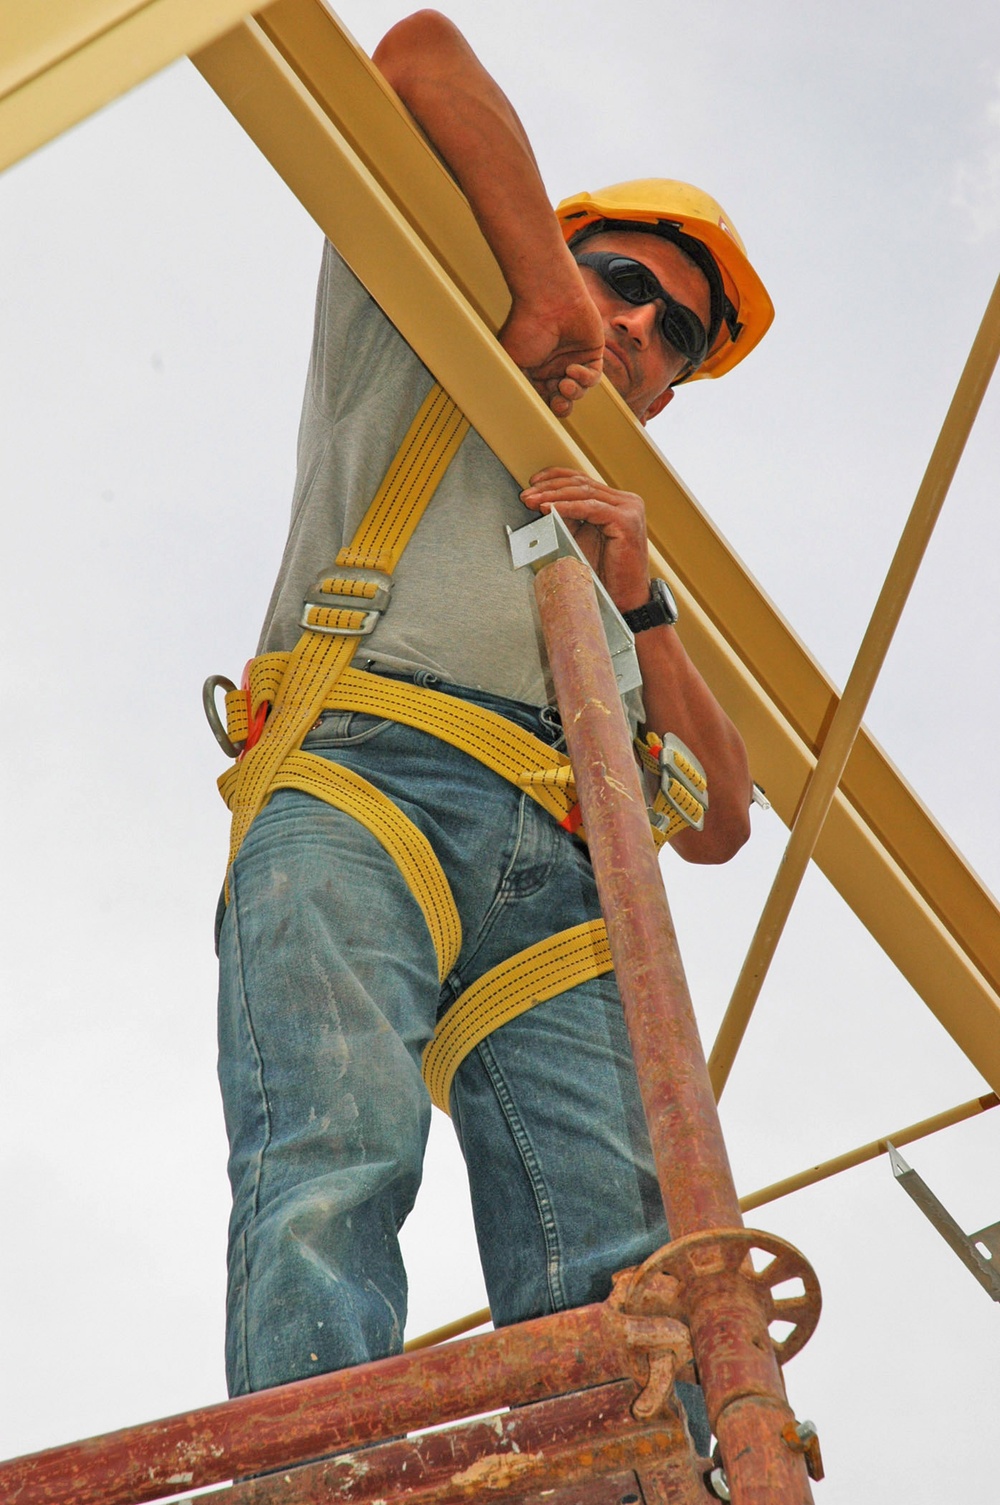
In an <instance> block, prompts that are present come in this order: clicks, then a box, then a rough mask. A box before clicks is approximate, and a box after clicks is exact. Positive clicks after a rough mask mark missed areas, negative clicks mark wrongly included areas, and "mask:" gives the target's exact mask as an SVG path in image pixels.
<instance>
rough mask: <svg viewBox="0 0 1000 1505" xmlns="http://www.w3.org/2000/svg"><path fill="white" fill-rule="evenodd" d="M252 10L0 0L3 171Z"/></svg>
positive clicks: (206, 2)
mask: <svg viewBox="0 0 1000 1505" xmlns="http://www.w3.org/2000/svg"><path fill="white" fill-rule="evenodd" d="M252 9H253V6H251V5H249V4H247V0H84V3H81V0H44V3H39V0H0V170H2V169H3V168H4V167H9V166H10V164H11V163H12V162H17V161H19V160H20V159H21V158H22V157H24V156H27V154H28V153H29V152H32V151H34V150H35V149H36V148H37V147H39V146H43V145H44V144H45V142H46V141H51V140H52V139H53V137H55V136H58V135H59V134H60V132H62V131H65V130H68V129H69V127H70V126H73V125H76V124H77V122H78V121H80V120H83V119H85V118H86V116H88V115H91V114H93V112H94V111H95V110H99V109H101V108H102V106H103V105H106V104H109V103H110V102H111V100H112V99H117V98H118V96H119V95H120V94H124V93H125V92H126V91H127V90H128V89H131V88H132V87H133V86H134V85H135V84H138V83H141V82H142V80H143V79H145V78H148V77H149V76H150V74H152V73H157V72H159V70H160V69H161V68H165V67H166V66H167V64H168V63H172V62H174V61H175V60H176V59H177V58H179V57H183V56H184V55H185V53H188V52H192V51H194V50H195V49H196V48H198V47H203V46H204V45H205V44H206V43H207V42H210V41H211V40H212V39H213V38H214V37H217V36H221V35H222V33H223V32H225V31H228V30H229V29H230V28H231V27H232V26H234V25H235V24H236V22H237V21H239V20H240V18H241V17H242V16H245V15H247V14H248V12H249V11H250V10H252Z"/></svg>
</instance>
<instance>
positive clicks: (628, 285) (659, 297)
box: [574, 251, 708, 366]
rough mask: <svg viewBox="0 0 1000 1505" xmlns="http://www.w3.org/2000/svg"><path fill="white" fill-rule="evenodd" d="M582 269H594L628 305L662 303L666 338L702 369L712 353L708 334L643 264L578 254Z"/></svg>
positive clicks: (612, 256)
mask: <svg viewBox="0 0 1000 1505" xmlns="http://www.w3.org/2000/svg"><path fill="white" fill-rule="evenodd" d="M574 254H575V256H576V260H577V261H578V262H579V263H580V265H581V266H585V267H592V268H593V269H594V271H595V272H596V273H597V275H598V276H599V277H600V278H601V280H602V282H604V283H606V284H607V286H608V287H609V288H610V289H611V291H612V292H613V293H615V294H616V296H617V297H619V298H622V299H623V300H624V301H625V302H626V303H634V304H640V303H662V304H663V305H664V307H663V312H662V314H661V315H660V328H661V330H662V331H663V337H664V339H665V340H666V341H667V343H668V344H669V345H672V346H673V348H674V350H676V351H677V353H678V355H682V356H683V357H684V359H685V360H686V361H687V362H688V364H689V365H690V366H700V365H701V363H702V361H703V360H704V359H705V357H706V355H707V354H708V331H707V330H706V328H705V326H704V324H703V323H702V322H701V320H700V319H699V317H698V315H697V314H696V313H694V312H693V310H692V309H690V308H687V307H686V306H685V304H683V303H678V302H677V299H676V298H672V297H671V296H670V294H669V293H668V292H667V290H666V288H664V287H661V286H660V284H659V282H658V281H657V280H656V278H655V277H654V276H653V273H652V272H651V271H650V270H649V267H647V266H644V265H643V264H642V262H641V261H634V260H633V259H632V257H631V256H621V255H619V254H618V253H617V252H615V251H577V252H575V253H574Z"/></svg>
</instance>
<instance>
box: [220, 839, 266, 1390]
mask: <svg viewBox="0 0 1000 1505" xmlns="http://www.w3.org/2000/svg"><path fill="white" fill-rule="evenodd" d="M229 890H230V891H229V903H230V906H231V908H232V924H233V945H234V948H235V952H236V963H237V965H236V972H237V976H238V977H239V988H240V1009H241V1012H242V1014H243V1019H244V1023H245V1025H246V1030H247V1036H248V1038H249V1040H250V1044H251V1047H252V1049H253V1054H254V1060H255V1062H256V1066H257V1087H258V1091H259V1093H260V1102H261V1106H262V1108H263V1113H264V1135H263V1138H262V1141H261V1145H260V1148H259V1149H258V1151H257V1154H256V1155H255V1157H254V1184H253V1197H252V1199H251V1214H250V1220H249V1222H248V1223H247V1227H246V1228H244V1229H243V1231H242V1232H241V1234H240V1250H241V1255H242V1264H243V1289H242V1295H241V1297H240V1318H239V1322H240V1347H241V1349H242V1356H243V1372H244V1375H245V1377H246V1383H247V1388H248V1389H251V1388H252V1385H251V1381H250V1346H249V1339H248V1334H247V1315H246V1309H247V1295H248V1290H249V1285H250V1255H249V1251H248V1247H247V1245H248V1239H247V1234H248V1232H249V1228H250V1226H251V1224H252V1223H253V1221H254V1219H255V1218H256V1217H257V1215H258V1213H259V1212H260V1183H261V1177H262V1173H263V1168H264V1156H265V1154H266V1152H267V1149H268V1146H269V1145H270V1143H271V1134H272V1128H273V1126H272V1123H271V1109H270V1105H269V1103H268V1101H267V1093H266V1091H265V1090H264V1062H263V1058H262V1057H261V1053H260V1046H259V1044H258V1041H257V1036H256V1033H255V1031H254V1027H253V1018H252V1016H251V1013H250V1005H249V1003H248V1002H247V989H246V976H245V974H244V970H243V946H242V943H241V941H240V923H239V919H240V916H239V897H238V887H237V881H236V869H235V866H234V867H233V868H232V869H230V874H229Z"/></svg>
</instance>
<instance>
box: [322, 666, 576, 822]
mask: <svg viewBox="0 0 1000 1505" xmlns="http://www.w3.org/2000/svg"><path fill="white" fill-rule="evenodd" d="M326 709H327V710H331V711H360V712H362V713H364V714H367V715H370V716H384V717H385V718H386V719H387V720H390V721H399V722H401V723H402V724H403V725H404V726H412V727H416V728H418V730H420V731H423V732H429V733H430V735H431V736H432V737H438V738H439V739H440V740H441V741H442V742H447V743H449V744H450V746H452V747H457V748H458V749H459V751H460V752H464V753H468V754H469V756H470V757H472V758H475V759H476V760H477V762H479V763H483V764H485V766H486V767H487V768H491V769H492V770H493V772H494V773H498V774H499V775H500V776H501V778H504V779H507V780H508V782H509V783H511V784H514V785H516V786H517V788H519V789H525V790H527V792H528V794H530V795H531V798H532V799H533V800H535V801H537V803H538V804H539V805H541V807H542V809H543V810H545V811H546V812H547V813H548V814H549V815H552V816H554V817H555V819H556V820H564V819H565V817H566V816H567V815H568V814H569V812H570V811H571V810H572V809H573V807H574V806H575V804H576V793H575V790H574V786H573V770H572V768H571V767H570V762H569V759H568V758H567V757H566V755H565V753H561V752H556V750H555V749H554V748H552V747H549V746H548V744H547V743H545V742H543V741H542V740H541V738H540V737H535V736H533V735H532V734H531V732H527V731H524V730H523V728H521V727H519V726H518V725H517V724H516V723H515V722H513V721H508V719H507V717H506V716H501V715H498V714H497V712H496V711H488V710H486V708H485V707H483V706H478V705H474V704H473V703H472V702H471V701H468V700H461V699H459V698H458V697H457V696H455V695H446V694H443V693H442V692H441V691H440V690H429V689H426V688H425V687H423V686H421V685H413V684H408V683H407V682H406V681H405V680H398V679H387V678H384V677H383V676H382V675H378V674H366V673H364V672H363V671H362V670H359V669H348V670H346V671H345V673H344V674H342V675H341V677H340V679H339V680H338V681H337V683H336V685H335V686H334V687H333V689H332V691H331V693H330V695H329V696H328V697H327V700H326Z"/></svg>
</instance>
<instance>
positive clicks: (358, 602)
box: [299, 564, 392, 638]
mask: <svg viewBox="0 0 1000 1505" xmlns="http://www.w3.org/2000/svg"><path fill="white" fill-rule="evenodd" d="M391 593H392V576H391V575H387V574H386V573H385V572H384V571H383V570H365V569H359V568H357V567H356V566H354V565H340V564H335V565H334V566H333V569H332V570H331V571H330V573H329V574H327V575H323V576H322V577H321V578H320V579H319V580H317V582H316V584H315V585H314V586H313V587H312V589H311V590H310V592H309V594H308V595H307V596H306V599H305V601H304V602H303V603H302V615H301V616H300V617H299V626H300V627H308V628H309V629H310V631H311V632H327V633H329V634H330V635H331V636H332V637H345V638H364V637H367V636H368V634H369V633H370V632H374V630H375V628H376V627H377V626H378V622H379V618H380V617H381V615H382V613H383V612H384V611H385V609H386V607H387V606H388V605H389V596H390V594H391ZM344 611H352V612H361V613H363V615H362V619H361V623H360V625H359V626H357V627H343V626H340V625H337V624H335V623H333V622H324V621H323V620H322V618H321V617H320V618H319V619H318V620H317V614H320V613H325V612H344Z"/></svg>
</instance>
